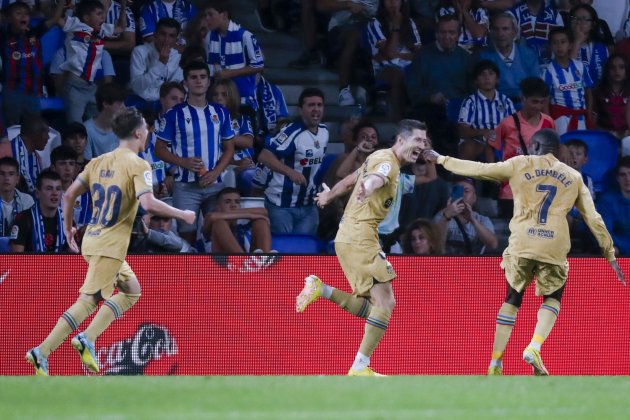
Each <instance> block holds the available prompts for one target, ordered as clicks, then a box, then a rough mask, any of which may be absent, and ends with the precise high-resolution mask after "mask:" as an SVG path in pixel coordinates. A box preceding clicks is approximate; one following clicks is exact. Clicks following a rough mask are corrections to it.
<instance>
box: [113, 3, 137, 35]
mask: <svg viewBox="0 0 630 420" xmlns="http://www.w3.org/2000/svg"><path fill="white" fill-rule="evenodd" d="M121 10H122V7H121V6H120V4H119V3H118V2H115V1H112V4H111V5H110V6H109V10H108V11H107V14H106V15H105V23H111V24H112V25H114V26H116V25H117V24H118V19H119V18H120V11H121ZM125 13H126V14H127V26H126V27H125V32H132V33H133V34H135V33H136V18H135V17H134V16H133V12H132V11H131V9H130V8H128V7H127V8H125ZM120 35H122V34H118V35H113V36H112V37H111V38H119V37H120Z"/></svg>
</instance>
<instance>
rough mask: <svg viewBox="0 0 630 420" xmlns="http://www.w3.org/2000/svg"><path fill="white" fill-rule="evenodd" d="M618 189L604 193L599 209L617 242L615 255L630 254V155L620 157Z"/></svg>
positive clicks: (598, 205) (617, 171) (614, 240)
mask: <svg viewBox="0 0 630 420" xmlns="http://www.w3.org/2000/svg"><path fill="white" fill-rule="evenodd" d="M616 175H617V184H618V185H619V189H618V190H615V189H613V190H610V191H608V192H606V193H604V194H603V195H602V196H601V197H600V199H599V202H598V203H597V209H598V211H599V213H600V214H601V215H602V219H604V223H606V228H607V229H608V231H609V232H610V235H611V236H612V239H613V242H614V244H615V255H622V256H630V156H624V157H622V158H621V159H619V163H618V164H617V169H616Z"/></svg>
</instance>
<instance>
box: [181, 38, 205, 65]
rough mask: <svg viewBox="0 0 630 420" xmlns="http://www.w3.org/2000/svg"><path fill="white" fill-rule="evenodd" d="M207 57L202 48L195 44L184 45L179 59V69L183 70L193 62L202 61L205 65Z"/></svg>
mask: <svg viewBox="0 0 630 420" xmlns="http://www.w3.org/2000/svg"><path fill="white" fill-rule="evenodd" d="M207 57H208V53H207V52H206V48H205V47H204V46H202V45H197V44H190V45H186V48H184V51H182V55H181V57H180V58H179V67H180V68H181V69H182V70H183V69H185V68H186V67H187V66H188V65H189V64H190V63H192V62H193V61H203V62H204V63H205V62H206V59H207Z"/></svg>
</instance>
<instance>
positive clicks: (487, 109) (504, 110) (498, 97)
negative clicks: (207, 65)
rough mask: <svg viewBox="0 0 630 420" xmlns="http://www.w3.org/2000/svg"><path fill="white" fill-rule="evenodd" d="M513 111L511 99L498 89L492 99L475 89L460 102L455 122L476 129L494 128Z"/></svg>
mask: <svg viewBox="0 0 630 420" xmlns="http://www.w3.org/2000/svg"><path fill="white" fill-rule="evenodd" d="M515 112H516V110H515V109H514V104H513V103H512V100H511V99H510V98H508V97H507V96H505V95H504V94H502V93H500V92H499V91H495V95H494V99H488V98H486V97H485V96H484V95H483V94H482V93H481V91H479V90H477V92H475V93H473V94H472V95H470V96H469V97H467V98H466V99H464V102H462V106H461V108H460V109H459V118H458V120H457V122H459V123H462V124H468V125H469V126H471V127H472V128H475V129H478V130H494V128H495V127H496V126H497V125H499V123H500V122H501V120H502V119H503V118H505V117H508V116H510V115H512V114H514V113H515Z"/></svg>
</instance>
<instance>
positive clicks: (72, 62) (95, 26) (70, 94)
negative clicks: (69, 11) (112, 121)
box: [60, 0, 127, 123]
mask: <svg viewBox="0 0 630 420" xmlns="http://www.w3.org/2000/svg"><path fill="white" fill-rule="evenodd" d="M120 6H121V7H122V8H126V7H127V0H121V2H120ZM103 13H104V7H103V4H102V3H100V2H99V1H98V0H83V1H81V2H80V3H79V4H78V5H77V7H76V16H68V17H67V18H66V19H65V24H64V26H63V31H64V32H66V34H71V36H68V35H67V36H66V44H65V61H64V62H63V63H62V64H61V65H60V68H61V70H63V71H64V72H65V73H66V76H65V77H66V80H65V85H64V90H63V98H64V102H65V104H66V105H67V106H66V119H67V120H68V122H69V123H70V122H73V121H77V122H81V121H82V120H83V118H82V117H83V114H84V113H85V112H86V108H87V107H88V106H89V104H93V103H95V102H96V98H95V93H96V85H94V81H95V79H96V73H97V71H98V70H99V69H101V68H102V66H103V45H104V43H103V39H104V38H106V37H108V36H112V35H116V34H120V33H122V32H124V31H125V28H126V26H127V15H126V13H121V14H120V17H119V19H118V22H117V26H115V27H114V26H113V25H110V24H106V23H103V21H104V17H103Z"/></svg>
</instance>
